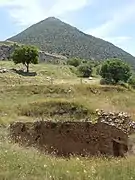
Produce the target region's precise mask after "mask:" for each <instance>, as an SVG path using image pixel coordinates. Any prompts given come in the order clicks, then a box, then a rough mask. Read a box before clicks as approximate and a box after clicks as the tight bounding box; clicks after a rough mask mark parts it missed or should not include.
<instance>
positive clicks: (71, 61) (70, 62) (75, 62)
mask: <svg viewBox="0 0 135 180" xmlns="http://www.w3.org/2000/svg"><path fill="white" fill-rule="evenodd" d="M67 64H68V65H70V66H74V67H78V66H79V65H80V64H81V60H80V59H78V58H73V59H69V60H68V61H67Z"/></svg>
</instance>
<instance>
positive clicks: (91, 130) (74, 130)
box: [10, 121, 128, 156]
mask: <svg viewBox="0 0 135 180" xmlns="http://www.w3.org/2000/svg"><path fill="white" fill-rule="evenodd" d="M10 136H11V138H12V140H13V141H14V142H16V143H21V144H22V145H26V146H36V147H37V148H39V149H40V150H42V151H44V152H48V153H51V154H52V153H55V154H56V155H59V156H69V155H81V156H89V155H101V154H102V155H110V156H124V154H125V153H126V152H127V150H128V146H127V143H128V136H127V134H125V133H124V132H123V131H122V130H120V129H117V128H116V127H113V126H110V125H107V124H104V123H101V122H100V123H97V124H92V123H90V122H63V123H62V122H57V123H55V122H49V121H39V122H34V123H31V122H27V123H22V122H16V123H13V124H11V125H10Z"/></svg>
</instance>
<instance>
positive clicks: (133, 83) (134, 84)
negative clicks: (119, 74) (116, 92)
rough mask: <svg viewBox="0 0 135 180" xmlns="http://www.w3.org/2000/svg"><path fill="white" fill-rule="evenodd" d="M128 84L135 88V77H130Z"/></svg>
mask: <svg viewBox="0 0 135 180" xmlns="http://www.w3.org/2000/svg"><path fill="white" fill-rule="evenodd" d="M128 84H129V85H131V86H132V87H133V88H135V76H131V77H130V78H129V80H128Z"/></svg>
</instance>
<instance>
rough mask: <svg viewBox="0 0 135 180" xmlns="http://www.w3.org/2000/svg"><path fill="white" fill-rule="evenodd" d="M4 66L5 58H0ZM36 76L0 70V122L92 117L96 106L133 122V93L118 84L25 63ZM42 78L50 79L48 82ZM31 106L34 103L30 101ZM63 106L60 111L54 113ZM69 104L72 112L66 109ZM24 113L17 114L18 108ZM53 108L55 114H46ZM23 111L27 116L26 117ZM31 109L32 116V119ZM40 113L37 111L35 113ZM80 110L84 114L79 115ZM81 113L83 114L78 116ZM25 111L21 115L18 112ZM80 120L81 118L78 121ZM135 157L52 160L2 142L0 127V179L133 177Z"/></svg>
mask: <svg viewBox="0 0 135 180" xmlns="http://www.w3.org/2000/svg"><path fill="white" fill-rule="evenodd" d="M0 66H2V67H6V68H7V69H11V68H15V65H14V64H12V63H11V62H1V64H0ZM31 70H32V71H36V72H37V74H38V75H37V76H36V77H24V76H21V75H17V74H15V73H13V72H9V73H6V74H0V87H1V88H0V122H1V123H2V124H9V122H11V121H15V120H23V121H27V120H29V121H33V119H35V118H38V119H39V118H41V116H42V115H43V114H44V118H45V119H46V118H47V119H48V118H52V119H53V118H55V119H56V120H63V119H64V120H66V118H67V119H68V118H70V119H72V120H73V119H77V120H78V119H80V118H78V116H77V115H78V110H80V111H79V112H80V113H82V112H84V109H85V111H87V112H88V113H86V116H83V118H84V119H85V118H86V117H87V116H90V117H91V118H94V116H93V113H94V112H95V110H96V109H104V110H106V111H110V110H115V111H119V110H120V111H126V112H128V113H130V114H131V115H132V118H133V120H135V108H134V107H135V95H134V94H135V93H134V91H133V90H128V89H125V88H122V87H118V86H116V87H115V86H100V85H98V84H97V82H98V79H97V80H96V81H95V82H92V83H89V84H88V83H81V81H80V79H78V78H77V77H76V75H75V74H73V73H72V72H71V71H70V68H69V67H67V66H56V65H46V64H42V65H37V66H32V67H31ZM47 76H49V77H54V78H55V81H54V82H53V83H50V82H48V81H47ZM35 104H36V105H35ZM63 107H64V111H65V112H66V116H65V114H64V115H63V114H61V115H60V114H59V111H60V112H61V108H63ZM71 107H73V109H74V111H71V109H72V108H71ZM22 109H23V110H25V113H22V114H20V110H22ZM56 110H57V112H58V114H57V116H50V114H48V112H49V113H54V112H55V111H56ZM26 112H32V113H34V115H33V114H31V113H29V116H26V115H27V113H26ZM71 112H73V113H72V114H71ZM35 113H36V117H35ZM40 113H41V114H40ZM84 114H85V113H84ZM84 114H83V115H84ZM24 115H25V116H24ZM80 120H81V119H80ZM134 166H135V157H128V158H127V159H105V158H91V159H87V158H77V157H72V158H71V159H62V158H55V157H52V156H48V155H43V154H40V153H39V152H37V151H36V150H35V149H33V148H30V149H25V148H22V147H19V146H18V145H13V144H11V143H9V142H8V140H7V130H6V129H3V128H1V129H0V179H3V180H4V179H5V180H17V179H19V180H26V179H29V180H41V179H44V180H49V179H50V180H60V179H61V180H70V179H71V180H131V179H133V180H134V179H135V170H134Z"/></svg>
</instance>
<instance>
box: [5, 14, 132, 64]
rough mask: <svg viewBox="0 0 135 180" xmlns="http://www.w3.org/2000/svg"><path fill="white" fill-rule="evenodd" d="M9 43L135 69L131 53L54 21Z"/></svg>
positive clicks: (39, 24) (51, 19)
mask: <svg viewBox="0 0 135 180" xmlns="http://www.w3.org/2000/svg"><path fill="white" fill-rule="evenodd" d="M8 40H10V41H14V42H19V43H24V44H32V45H36V46H38V47H39V48H40V49H41V50H43V51H47V52H49V53H57V54H62V55H66V56H69V57H80V58H84V59H93V60H101V59H107V58H113V57H119V58H121V59H123V60H125V61H127V62H129V63H130V64H132V65H134V66H135V58H134V57H133V56H131V55H130V54H129V53H127V52H125V51H123V50H122V49H120V48H118V47H116V46H114V45H113V44H111V43H109V42H107V41H104V40H102V39H99V38H95V37H93V36H91V35H87V34H85V33H83V32H81V31H79V30H78V29H77V28H75V27H72V26H70V25H68V24H66V23H64V22H62V21H60V20H59V19H56V18H54V17H50V18H47V19H45V20H43V21H41V22H39V23H37V24H34V25H32V26H31V27H29V28H28V29H26V30H25V31H23V32H21V33H19V34H18V35H16V36H14V37H11V38H9V39H8Z"/></svg>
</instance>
